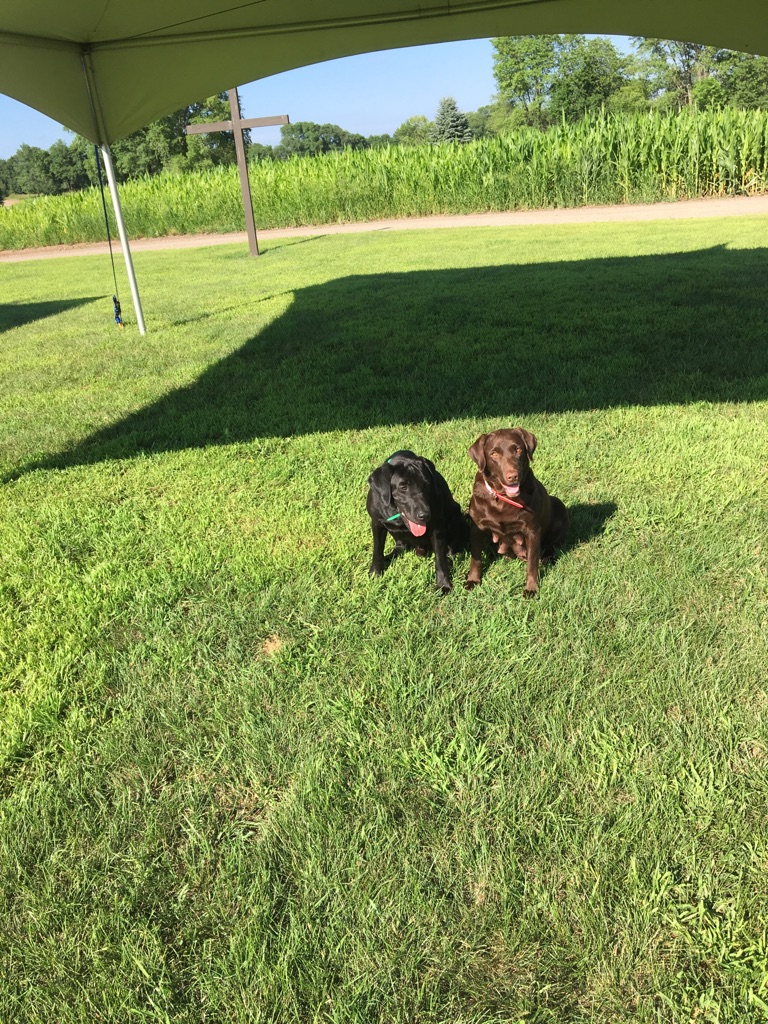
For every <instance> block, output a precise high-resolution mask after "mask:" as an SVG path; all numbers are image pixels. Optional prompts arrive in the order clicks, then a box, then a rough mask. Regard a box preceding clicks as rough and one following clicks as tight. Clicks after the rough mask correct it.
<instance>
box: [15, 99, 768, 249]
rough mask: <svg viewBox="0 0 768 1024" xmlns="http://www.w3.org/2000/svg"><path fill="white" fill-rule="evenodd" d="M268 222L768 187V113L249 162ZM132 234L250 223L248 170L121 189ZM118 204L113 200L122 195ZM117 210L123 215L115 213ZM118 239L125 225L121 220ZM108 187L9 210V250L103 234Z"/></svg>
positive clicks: (261, 215) (570, 127) (667, 117)
mask: <svg viewBox="0 0 768 1024" xmlns="http://www.w3.org/2000/svg"><path fill="white" fill-rule="evenodd" d="M250 181H251V191H252V193H253V204H254V209H255V211H256V222H257V224H258V225H259V226H260V227H262V228H272V227H289V226H301V225H307V224H330V223H337V222H349V221H360V220H377V219H381V218H386V217H413V216H422V215H426V214H440V213H474V212H478V211H480V212H482V211H487V210H516V209H538V208H541V207H574V206H586V205H589V204H600V203H603V204H616V203H648V202H665V201H667V200H674V199H697V198H700V197H702V196H720V195H751V194H755V193H760V192H765V191H766V190H768V111H764V110H736V109H732V108H728V109H725V110H695V109H686V110H682V111H679V112H678V113H669V114H662V113H659V112H657V111H650V112H647V113H644V114H623V115H611V116H608V115H605V114H599V115H589V116H586V117H585V118H584V120H583V121H579V122H577V123H575V124H566V123H563V124H559V125H555V126H553V127H551V128H549V129H547V130H546V131H539V130H538V129H536V128H530V127H523V128H518V129H515V130H514V131H511V132H510V133H509V134H508V135H505V136H503V137H500V138H492V139H478V140H476V141H473V142H470V143H468V144H467V145H460V144H458V143H456V144H453V145H446V144H444V143H443V144H437V145H429V146H416V147H408V146H387V147H384V148H383V149H370V150H344V151H342V152H336V153H327V154H325V155H324V156H319V157H297V158H295V159H291V160H286V161H283V160H277V161H265V162H262V163H258V164H254V165H252V166H251V168H250ZM120 192H121V196H122V203H123V208H124V215H125V222H126V229H127V231H128V234H129V236H130V237H131V238H136V237H140V236H144V237H148V238H154V237H159V236H163V235H173V234H194V233H196V232H206V231H207V232H226V231H242V230H244V227H245V221H244V215H243V203H242V197H241V192H240V186H239V182H238V177H237V171H236V168H235V167H233V166H227V167H216V168H214V169H213V170H211V171H203V172H199V173H191V174H182V175H174V174H161V175H157V176H155V177H152V178H149V177H144V178H136V179H134V180H131V181H127V182H125V184H124V185H121V186H120ZM110 206H111V204H110ZM110 217H111V214H110ZM111 232H112V236H113V237H114V236H115V234H116V228H115V225H114V223H112V227H111ZM105 235H106V228H105V224H104V213H103V209H102V202H101V196H100V194H99V192H98V190H97V189H85V190H83V191H81V192H74V193H69V194H67V195H61V196H42V197H40V198H38V199H33V200H30V201H29V202H25V203H22V204H19V205H18V206H15V207H14V208H13V209H10V210H3V209H0V249H24V248H28V247H30V246H39V245H56V244H59V243H69V242H91V241H101V240H103V239H104V237H105Z"/></svg>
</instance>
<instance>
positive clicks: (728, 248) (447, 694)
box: [0, 218, 768, 1024]
mask: <svg viewBox="0 0 768 1024" xmlns="http://www.w3.org/2000/svg"><path fill="white" fill-rule="evenodd" d="M767 239H768V224H766V220H765V219H759V218H754V219H752V218H744V219H741V218H728V219H725V220H722V221H688V222H674V223H672V222H663V223H662V222H660V223H653V224H638V225H595V226H567V227H558V228H541V227H540V228H518V229H506V230H491V229H469V230H463V231H447V230H440V231H433V232H392V233H386V234H385V233H383V232H382V233H375V234H374V233H371V234H363V235H357V236H354V235H347V236H333V237H321V238H313V239H306V240H291V241H284V242H273V243H270V244H269V247H268V248H267V250H266V251H265V253H264V255H263V256H262V257H261V258H260V259H258V260H252V259H250V258H249V257H248V256H247V253H246V250H245V247H244V246H225V247H217V248H211V249H200V250H188V251H173V252H170V251H169V252H157V253H139V254H137V255H136V256H135V263H136V269H137V274H138V277H139V283H140V286H141V288H142V295H143V299H144V305H145V313H146V316H147V322H148V328H149V333H148V334H147V335H146V337H143V338H142V337H140V336H139V335H138V333H137V331H136V329H135V325H134V324H133V322H132V320H133V318H132V314H131V311H130V301H129V292H128V288H127V285H126V284H125V283H124V282H123V283H121V298H122V300H123V309H124V313H125V318H126V321H127V326H126V329H125V330H124V331H119V330H118V329H117V328H116V327H115V326H114V324H113V321H112V303H111V293H112V285H111V269H110V267H109V263H108V260H107V258H106V257H105V258H101V257H99V258H97V257H94V258H91V257H77V258H71V259H68V260H51V261H43V262H26V263H17V264H8V265H3V267H2V281H3V287H2V299H1V300H0V421H1V422H2V430H0V473H2V476H3V479H4V482H3V483H2V485H0V679H1V683H0V720H1V721H2V729H0V751H1V756H2V761H1V762H0V763H1V764H2V774H0V790H1V792H0V798H1V802H0V964H2V969H1V970H0V1021H2V1022H3V1024H5V1022H6V1021H7V1022H14V1024H16V1022H33V1021H34V1022H39V1024H50V1022H52V1021H56V1022H57V1024H59V1022H60V1024H70V1022H76V1021H77V1022H83V1024H86V1022H87V1024H92V1022H114V1024H126V1022H134V1021H136V1022H138V1021H151V1022H166V1021H168V1022H171V1021H172V1022H196V1024H197V1022H199V1024H244V1022H254V1024H255V1022H275V1024H283V1022H310V1021H323V1022H326V1021H327V1022H331V1021H333V1022H338V1024H366V1022H380V1021H386V1022H391V1021H395V1022H409V1024H410V1022H419V1024H427V1022H428V1024H447V1022H454V1024H480V1022H491V1021H494V1022H502V1021H503V1022H517V1021H535V1022H558V1024H560V1022H562V1024H565V1022H572V1021H595V1022H605V1024H609V1022H611V1024H613V1022H622V1021H630V1020H632V1021H635V1020H640V1021H659V1022H670V1021H671V1022H689V1021H697V1022H703V1021H710V1022H721V1024H725V1022H735V1021H739V1022H741V1021H759V1020H765V1019H768V935H767V934H766V922H767V921H768V870H767V869H768V827H767V825H768V822H767V821H766V816H767V814H768V650H767V644H766V609H767V604H768V601H767V592H768V586H767V571H766V570H767V566H768V553H767V552H766V533H767V532H768V530H767V528H768V513H767V512H766V497H767V496H768V479H767V474H766V448H767V446H766V437H767V429H768V353H767V352H766V341H765V338H766V323H767V322H768V293H767V292H766V290H765V280H766V272H767V271H768V249H767V248H766V240H767ZM518 424H519V425H523V426H525V427H527V428H529V429H530V430H533V431H534V432H535V433H536V435H537V437H538V441H539V448H538V450H537V453H536V458H535V464H534V465H535V469H536V472H537V475H538V476H539V478H540V479H541V480H542V481H543V482H544V484H545V485H546V486H547V487H548V488H549V490H550V491H551V492H553V493H555V494H557V495H558V496H559V497H561V498H562V499H563V500H564V501H565V503H566V504H567V505H568V506H569V508H570V509H571V515H572V523H573V526H572V534H571V539H570V542H569V544H568V546H567V548H566V550H565V551H564V552H563V553H562V554H561V556H560V558H559V559H558V561H557V562H556V563H555V564H554V565H552V566H549V567H548V568H547V569H545V570H544V572H543V575H542V584H541V591H540V596H539V598H538V599H537V600H535V601H524V600H523V598H522V590H523V582H524V566H523V564H522V563H519V562H515V563H513V562H510V561H506V560H504V559H500V560H497V561H495V562H494V563H493V564H491V565H490V566H489V568H488V571H487V573H486V576H485V578H484V580H483V584H482V586H481V587H479V588H478V589H477V590H475V591H473V592H471V593H467V592H465V591H464V590H463V588H462V586H461V583H462V581H463V579H464V576H465V575H466V572H467V569H468V564H469V556H468V555H460V556H458V557H457V558H456V559H455V563H454V578H455V581H456V584H457V586H456V589H455V590H454V592H453V593H452V594H450V595H449V596H447V597H440V596H438V594H437V592H436V591H435V588H434V563H433V561H432V560H431V559H418V558H416V557H415V556H412V555H411V556H407V557H404V558H402V559H400V560H399V561H398V562H396V563H395V564H393V565H392V566H391V567H390V568H389V569H388V570H387V572H386V573H385V574H384V576H383V577H382V578H381V579H378V580H374V579H371V578H369V576H368V573H367V570H368V565H369V562H370V554H371V549H370V531H369V524H368V518H367V515H366V513H365V495H366V490H367V487H366V478H367V476H368V474H369V473H370V472H371V470H372V469H373V468H374V467H375V466H376V465H378V464H379V463H380V462H381V461H383V459H385V458H386V457H387V456H388V455H389V454H391V452H392V451H394V450H395V449H397V448H402V447H407V448H412V449H413V450H415V451H417V452H419V453H421V454H424V455H426V456H428V457H429V458H431V459H433V460H434V461H435V463H436V464H437V466H438V468H439V469H440V471H441V472H442V473H443V475H444V476H445V477H446V479H447V480H448V482H449V484H450V485H451V487H452V489H453V491H454V494H455V496H456V497H457V499H458V500H459V501H460V502H461V503H462V504H463V505H464V506H465V507H466V505H467V503H468V500H469V494H470V489H471V483H472V480H473V477H474V472H475V466H474V463H472V462H471V460H470V459H469V458H468V456H467V449H468V447H469V446H470V444H471V443H472V442H473V441H474V440H475V438H476V437H477V436H478V434H480V433H481V432H483V431H485V430H488V429H491V428H493V427H496V426H514V425H518Z"/></svg>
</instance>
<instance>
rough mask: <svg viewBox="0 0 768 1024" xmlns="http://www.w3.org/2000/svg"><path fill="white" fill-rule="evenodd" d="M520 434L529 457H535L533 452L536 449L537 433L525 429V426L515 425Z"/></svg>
mask: <svg viewBox="0 0 768 1024" xmlns="http://www.w3.org/2000/svg"><path fill="white" fill-rule="evenodd" d="M515 430H516V431H517V432H518V434H521V435H522V438H523V444H524V445H525V450H526V451H527V452H528V458H529V459H532V458H533V453H534V452H535V451H536V435H535V434H532V433H531V432H530V430H525V429H524V428H523V427H515Z"/></svg>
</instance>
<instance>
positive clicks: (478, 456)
mask: <svg viewBox="0 0 768 1024" xmlns="http://www.w3.org/2000/svg"><path fill="white" fill-rule="evenodd" d="M486 437H488V435H487V434H481V435H480V437H478V439H477V440H476V441H475V443H474V444H473V445H472V447H471V448H470V449H469V452H468V453H467V454H468V455H469V457H470V459H472V460H474V461H475V462H476V463H477V468H478V469H479V470H480V471H481V472H482V471H483V470H484V469H485V439H486Z"/></svg>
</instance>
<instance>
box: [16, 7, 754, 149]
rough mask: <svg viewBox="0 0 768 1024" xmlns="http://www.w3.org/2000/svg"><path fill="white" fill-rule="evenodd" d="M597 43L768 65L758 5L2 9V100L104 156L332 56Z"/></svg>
mask: <svg viewBox="0 0 768 1024" xmlns="http://www.w3.org/2000/svg"><path fill="white" fill-rule="evenodd" d="M543 32H601V33H607V34H612V35H643V36H654V37H659V38H665V39H684V40H687V41H690V42H701V43H709V44H712V45H717V46H724V47H728V48H730V49H734V50H743V51H745V52H748V53H766V54H768V19H766V17H765V8H764V5H763V4H758V3H756V2H754V0H733V2H732V3H730V4H724V3H722V0H676V2H673V3H671V2H670V0H642V2H638V0H634V2H632V0H460V2H454V0H447V2H446V0H251V2H248V3H241V4H233V3H232V0H228V2H226V3H223V2H221V0H162V2H157V0H130V2H129V0H70V2H67V3H62V2H61V0H24V2H23V3H22V2H20V0H12V2H11V3H10V4H7V3H6V4H3V9H2V11H0V92H4V93H6V94H7V95H9V96H12V97H13V98H14V99H17V100H20V101H21V102H22V103H26V104H27V105H28V106H31V107H34V108H35V109H37V110H39V111H41V112H42V113H44V114H47V115H48V116H49V117H52V118H54V119H55V120H56V121H59V122H60V123H61V124H63V125H65V126H66V127H67V128H71V129H72V130H74V131H76V132H78V133H80V134H81V135H84V136H85V137H86V138H88V139H90V140H91V141H92V142H95V143H98V144H100V145H104V144H109V143H110V142H114V141H115V140H116V139H120V138H123V137H124V136H126V135H129V134H130V133H131V132H132V131H134V130H136V129H137V128H140V127H142V126H143V125H146V124H148V123H149V122H150V121H153V120H156V119H157V118H158V117H161V116H163V115H164V114H167V113H170V112H171V111H172V110H176V109H178V108H179V107H180V106H183V105H184V104H186V103H188V102H191V101H192V100H193V99H196V98H198V97H200V96H210V95H212V94H213V93H215V92H220V91H223V90H225V89H229V88H232V87H233V86H234V85H240V84H243V83H244V82H250V81H254V80H257V79H259V78H266V77H267V76H269V75H274V74H277V73H278V72H281V71H287V70H290V69H291V68H296V67H302V66H305V65H307V64H315V63H318V62H320V61H325V60H330V59H332V58H335V57H343V56H348V55H350V54H356V53H366V52H371V51H374V50H386V49H392V48H396V47H402V46H414V45H418V44H422V43H437V42H447V41H450V40H457V39H470V38H484V37H487V36H494V35H526V34H535V33H543Z"/></svg>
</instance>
